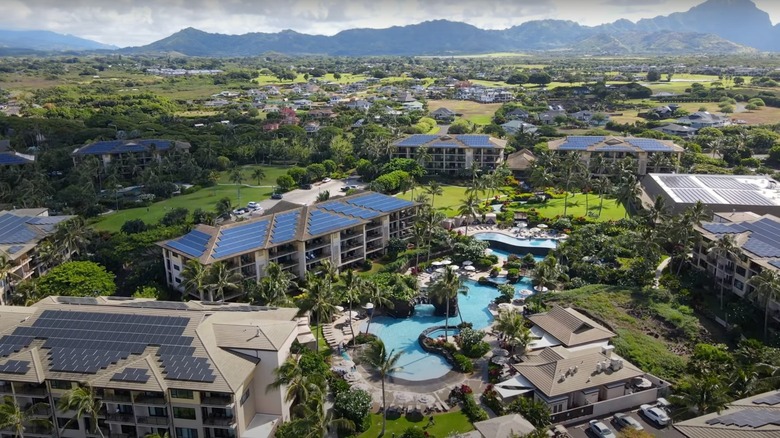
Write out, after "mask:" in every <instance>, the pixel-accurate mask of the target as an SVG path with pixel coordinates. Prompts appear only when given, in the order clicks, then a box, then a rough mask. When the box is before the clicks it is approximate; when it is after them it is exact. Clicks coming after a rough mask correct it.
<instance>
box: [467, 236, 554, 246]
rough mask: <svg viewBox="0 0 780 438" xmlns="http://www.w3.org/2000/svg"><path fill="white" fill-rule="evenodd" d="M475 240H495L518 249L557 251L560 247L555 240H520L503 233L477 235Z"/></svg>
mask: <svg viewBox="0 0 780 438" xmlns="http://www.w3.org/2000/svg"><path fill="white" fill-rule="evenodd" d="M474 238H475V239H477V240H494V241H496V242H501V243H506V244H507V245H512V246H515V247H518V248H547V249H555V247H556V246H558V241H557V240H555V239H520V238H517V237H512V236H507V235H506V234H501V233H477V234H475V235H474Z"/></svg>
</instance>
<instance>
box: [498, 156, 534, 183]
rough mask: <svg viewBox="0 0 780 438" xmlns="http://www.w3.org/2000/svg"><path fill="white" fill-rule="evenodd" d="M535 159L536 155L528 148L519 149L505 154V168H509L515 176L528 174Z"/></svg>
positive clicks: (520, 176) (519, 176)
mask: <svg viewBox="0 0 780 438" xmlns="http://www.w3.org/2000/svg"><path fill="white" fill-rule="evenodd" d="M535 160H536V156H534V153H533V152H531V151H530V150H529V149H521V150H519V151H517V152H513V153H511V154H509V155H507V157H506V159H505V160H504V161H505V162H506V167H507V169H509V170H511V171H512V174H514V175H515V177H518V178H523V177H526V176H527V175H528V171H529V170H530V169H531V165H533V163H534V161H535Z"/></svg>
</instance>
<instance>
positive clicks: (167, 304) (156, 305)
mask: <svg viewBox="0 0 780 438" xmlns="http://www.w3.org/2000/svg"><path fill="white" fill-rule="evenodd" d="M122 306H125V307H140V308H142V309H166V310H188V309H189V308H190V307H189V306H188V305H187V303H180V302H176V301H156V300H155V301H137V302H134V303H123V304H122Z"/></svg>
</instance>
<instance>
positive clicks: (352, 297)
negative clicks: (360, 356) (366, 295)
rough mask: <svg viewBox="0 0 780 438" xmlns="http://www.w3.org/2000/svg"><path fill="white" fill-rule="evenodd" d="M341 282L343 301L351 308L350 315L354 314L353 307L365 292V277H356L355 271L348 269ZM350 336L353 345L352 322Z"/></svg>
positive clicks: (353, 330)
mask: <svg viewBox="0 0 780 438" xmlns="http://www.w3.org/2000/svg"><path fill="white" fill-rule="evenodd" d="M341 281H342V282H343V284H342V285H341V286H340V292H341V296H342V299H343V300H345V301H346V302H347V305H348V306H349V314H350V315H351V314H352V306H353V305H354V304H355V303H356V302H360V297H361V296H362V295H363V291H364V290H365V283H364V281H363V277H361V276H359V275H356V274H355V271H353V270H352V269H348V270H346V271H345V272H343V273H342V274H341ZM349 330H350V334H351V335H352V343H353V344H354V343H355V325H354V324H352V323H351V322H350V324H349Z"/></svg>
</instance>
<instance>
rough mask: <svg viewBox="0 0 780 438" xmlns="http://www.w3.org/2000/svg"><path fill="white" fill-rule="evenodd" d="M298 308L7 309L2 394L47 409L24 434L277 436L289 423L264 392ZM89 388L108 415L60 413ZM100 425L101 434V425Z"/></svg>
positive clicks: (80, 305) (114, 302)
mask: <svg viewBox="0 0 780 438" xmlns="http://www.w3.org/2000/svg"><path fill="white" fill-rule="evenodd" d="M296 311H297V310H296V309H284V308H267V307H255V306H248V305H239V304H205V303H201V302H197V301H189V302H165V301H155V300H148V299H132V298H123V297H94V298H93V297H48V298H45V299H43V300H41V301H39V302H38V303H36V304H34V305H33V306H30V307H16V306H5V307H2V308H0V321H5V322H4V323H2V330H3V334H2V337H0V392H2V394H3V396H5V397H11V398H12V399H14V401H15V402H16V403H17V404H18V405H19V406H21V407H22V408H23V409H26V407H28V406H31V405H34V404H41V406H42V407H41V408H40V409H37V410H36V414H35V415H36V416H37V417H40V418H48V419H50V420H51V422H52V423H53V424H54V426H55V427H54V428H51V429H48V428H43V427H40V426H36V425H34V424H29V425H27V427H26V428H25V431H24V435H25V436H26V437H55V436H56V437H68V438H70V437H73V438H75V437H96V436H105V437H109V436H110V437H117V438H120V437H121V438H135V437H142V436H147V435H148V434H153V433H157V434H160V435H163V434H164V433H168V434H169V435H170V436H172V437H209V438H216V437H226V438H233V437H263V438H265V437H271V436H273V433H274V430H275V428H276V425H277V424H278V423H280V422H282V421H285V420H286V419H288V418H289V407H290V406H289V403H288V402H287V401H285V396H284V388H281V389H274V388H270V389H269V388H268V384H269V383H271V382H272V381H273V380H274V374H273V371H274V369H276V368H277V367H278V366H279V365H280V364H282V363H283V362H284V361H285V360H286V359H287V357H288V356H289V352H290V346H291V345H292V343H293V341H294V340H295V339H296V337H297V336H298V326H299V321H297V320H296V318H295V314H296ZM80 385H88V386H89V387H91V388H92V390H94V391H95V394H96V395H97V397H98V398H99V399H101V401H102V403H103V405H104V406H105V409H104V410H102V411H100V414H99V416H98V418H94V417H93V416H91V415H85V416H83V417H80V418H78V419H77V420H74V417H75V415H76V413H75V412H74V411H67V412H62V411H59V410H58V409H57V403H58V401H59V400H60V399H61V398H62V397H63V395H65V394H66V393H67V392H68V391H70V390H72V389H74V388H78V387H79V386H80ZM95 423H97V426H98V427H99V428H100V431H99V433H98V432H97V431H94V429H93V428H94V425H95Z"/></svg>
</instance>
